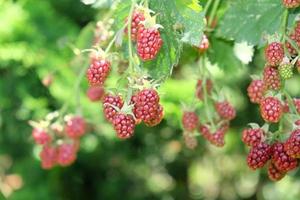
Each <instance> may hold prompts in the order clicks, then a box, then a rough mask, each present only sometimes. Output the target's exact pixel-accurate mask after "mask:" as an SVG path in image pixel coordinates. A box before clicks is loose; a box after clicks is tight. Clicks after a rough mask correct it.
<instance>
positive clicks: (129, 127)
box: [112, 113, 135, 139]
mask: <svg viewBox="0 0 300 200" xmlns="http://www.w3.org/2000/svg"><path fill="white" fill-rule="evenodd" d="M112 123H113V125H114V129H115V131H116V132H117V136H118V137H119V138H121V139H126V138H129V137H132V136H133V134H134V128H135V121H134V119H133V117H132V116H131V115H128V114H123V113H118V114H116V115H115V117H114V119H113V121H112Z"/></svg>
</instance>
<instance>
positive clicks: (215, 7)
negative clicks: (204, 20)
mask: <svg viewBox="0 0 300 200" xmlns="http://www.w3.org/2000/svg"><path fill="white" fill-rule="evenodd" d="M219 3H220V0H215V2H214V4H213V8H212V10H211V13H210V15H209V20H208V25H209V26H211V25H212V22H213V20H214V18H215V14H216V11H217V9H218V6H219Z"/></svg>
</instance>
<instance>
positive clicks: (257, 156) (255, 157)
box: [247, 142, 271, 170]
mask: <svg viewBox="0 0 300 200" xmlns="http://www.w3.org/2000/svg"><path fill="white" fill-rule="evenodd" d="M270 158H271V146H270V145H268V144H267V143H263V142H262V143H260V144H258V145H256V146H254V147H252V148H251V150H250V152H249V154H248V157H247V164H248V166H249V168H251V169H253V170H255V169H258V168H261V167H263V166H264V165H265V164H266V163H267V162H268V160H269V159H270Z"/></svg>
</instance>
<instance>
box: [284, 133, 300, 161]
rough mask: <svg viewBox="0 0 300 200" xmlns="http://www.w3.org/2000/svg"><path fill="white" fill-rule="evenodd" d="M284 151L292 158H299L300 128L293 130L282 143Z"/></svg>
mask: <svg viewBox="0 0 300 200" xmlns="http://www.w3.org/2000/svg"><path fill="white" fill-rule="evenodd" d="M284 150H285V152H286V153H287V154H288V155H289V156H291V157H292V158H300V129H296V130H294V131H293V132H292V133H291V135H290V137H289V138H288V139H287V140H286V141H285V144H284Z"/></svg>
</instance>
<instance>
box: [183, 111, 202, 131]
mask: <svg viewBox="0 0 300 200" xmlns="http://www.w3.org/2000/svg"><path fill="white" fill-rule="evenodd" d="M181 122H182V126H183V128H184V129H185V130H186V131H189V132H192V131H194V130H195V129H196V128H197V127H198V124H199V118H198V116H197V114H196V113H195V112H193V111H185V112H183V115H182V119H181Z"/></svg>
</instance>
